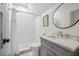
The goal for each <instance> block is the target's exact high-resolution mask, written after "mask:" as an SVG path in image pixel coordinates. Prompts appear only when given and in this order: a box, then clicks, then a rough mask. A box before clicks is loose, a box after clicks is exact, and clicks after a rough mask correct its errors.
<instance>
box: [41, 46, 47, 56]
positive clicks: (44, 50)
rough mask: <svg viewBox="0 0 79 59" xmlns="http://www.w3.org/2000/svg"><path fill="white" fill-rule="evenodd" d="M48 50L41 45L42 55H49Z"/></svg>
mask: <svg viewBox="0 0 79 59" xmlns="http://www.w3.org/2000/svg"><path fill="white" fill-rule="evenodd" d="M47 51H48V50H47V49H46V48H45V47H44V46H40V56H47Z"/></svg>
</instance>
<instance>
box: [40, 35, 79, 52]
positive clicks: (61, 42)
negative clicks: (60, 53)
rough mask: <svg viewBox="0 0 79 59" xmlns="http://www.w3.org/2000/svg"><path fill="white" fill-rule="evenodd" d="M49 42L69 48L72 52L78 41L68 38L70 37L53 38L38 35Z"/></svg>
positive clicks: (77, 45) (78, 43)
mask: <svg viewBox="0 0 79 59" xmlns="http://www.w3.org/2000/svg"><path fill="white" fill-rule="evenodd" d="M40 37H42V38H44V39H46V40H48V41H50V42H53V43H55V44H58V45H60V46H62V47H64V48H66V49H69V50H70V51H72V52H74V51H75V50H76V49H77V48H79V41H76V40H73V39H70V38H65V39H62V38H53V37H47V36H43V35H42V36H40Z"/></svg>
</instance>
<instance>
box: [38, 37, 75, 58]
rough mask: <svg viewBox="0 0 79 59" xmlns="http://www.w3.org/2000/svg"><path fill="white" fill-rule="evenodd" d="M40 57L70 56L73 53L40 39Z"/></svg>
mask: <svg viewBox="0 0 79 59" xmlns="http://www.w3.org/2000/svg"><path fill="white" fill-rule="evenodd" d="M39 54H40V56H71V55H74V54H75V53H74V52H72V51H70V50H67V49H65V48H63V47H61V46H59V45H56V44H54V43H52V42H50V41H48V40H45V39H43V38H41V46H40V53H39Z"/></svg>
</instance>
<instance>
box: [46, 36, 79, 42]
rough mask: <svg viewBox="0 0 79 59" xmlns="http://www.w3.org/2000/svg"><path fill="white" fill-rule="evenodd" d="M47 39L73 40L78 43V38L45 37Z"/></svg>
mask: <svg viewBox="0 0 79 59" xmlns="http://www.w3.org/2000/svg"><path fill="white" fill-rule="evenodd" d="M46 37H48V38H51V39H56V40H75V41H79V38H76V37H68V38H67V37H59V36H46Z"/></svg>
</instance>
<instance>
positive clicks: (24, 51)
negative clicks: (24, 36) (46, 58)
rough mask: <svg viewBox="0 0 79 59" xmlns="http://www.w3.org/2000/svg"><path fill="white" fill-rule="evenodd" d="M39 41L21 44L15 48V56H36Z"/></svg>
mask: <svg viewBox="0 0 79 59" xmlns="http://www.w3.org/2000/svg"><path fill="white" fill-rule="evenodd" d="M39 46H40V44H39V43H32V44H30V45H29V44H27V45H22V46H20V48H18V49H17V51H16V53H15V55H16V56H38V55H39Z"/></svg>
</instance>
